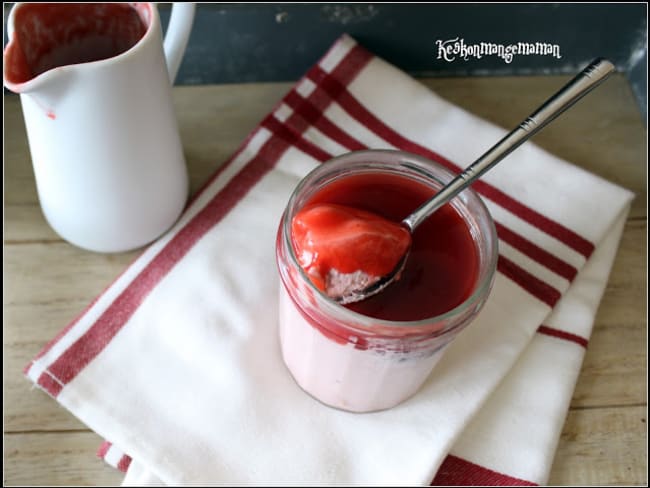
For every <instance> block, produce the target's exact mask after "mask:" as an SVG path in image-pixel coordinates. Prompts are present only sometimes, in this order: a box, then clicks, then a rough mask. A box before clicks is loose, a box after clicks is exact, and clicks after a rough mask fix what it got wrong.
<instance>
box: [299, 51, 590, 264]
mask: <svg viewBox="0 0 650 488" xmlns="http://www.w3.org/2000/svg"><path fill="white" fill-rule="evenodd" d="M361 49H362V48H361ZM321 71H322V70H321ZM308 75H309V76H312V77H313V78H312V80H313V81H315V82H317V80H321V81H320V83H319V85H320V87H321V88H323V89H324V90H325V91H327V92H328V93H329V94H330V95H331V96H332V97H336V99H337V102H338V104H339V105H340V106H341V107H342V108H343V109H344V110H345V111H346V112H348V114H350V115H351V116H352V117H353V118H355V119H356V120H357V121H359V122H360V123H361V124H363V125H364V126H365V127H367V128H368V129H370V130H372V131H373V132H374V133H375V134H376V135H378V136H379V137H381V138H382V139H384V140H385V141H386V142H388V143H390V144H391V145H393V146H395V147H397V148H399V149H402V150H404V151H408V152H412V153H416V154H420V155H422V156H424V157H427V158H429V159H432V160H434V161H436V162H438V163H440V164H442V165H444V166H446V167H447V168H449V169H450V170H452V171H454V172H456V173H459V172H460V171H461V168H460V167H459V166H458V165H456V164H454V163H452V162H451V161H449V160H448V159H446V158H444V157H442V156H441V155H440V154H437V153H435V152H434V151H432V150H431V149H428V148H426V147H424V146H422V145H420V144H418V143H416V142H413V141H411V140H409V139H407V138H406V137H404V136H402V135H401V134H399V133H398V132H396V131H395V130H393V129H392V128H390V127H389V126H388V125H386V124H385V123H384V122H382V121H381V120H380V119H379V118H377V117H376V116H375V115H373V114H372V113H371V112H370V111H369V110H368V109H366V107H364V106H363V105H362V104H361V103H360V102H359V101H358V100H357V99H356V98H355V97H354V96H353V95H352V94H351V93H350V92H349V91H348V90H347V88H346V87H345V86H344V85H343V84H342V83H341V81H340V80H338V79H337V78H336V76H335V75H328V74H327V73H325V72H319V73H313V71H310V73H309V74H308ZM473 187H474V188H475V189H476V191H478V192H479V193H481V194H482V195H484V196H485V197H487V198H489V199H490V200H492V201H493V202H495V203H497V204H499V205H500V206H502V207H503V208H505V209H507V210H509V211H510V212H512V213H513V214H515V215H517V216H518V217H520V218H522V219H523V220H525V221H527V222H528V223H530V224H532V225H534V226H535V227H537V228H539V229H540V230H542V231H544V232H546V233H547V234H549V235H551V236H553V237H555V238H556V239H558V240H560V241H561V242H563V243H564V244H566V245H567V246H569V247H570V248H572V249H574V250H575V251H577V252H579V253H580V254H582V255H583V256H585V257H589V256H590V255H591V253H592V252H593V250H594V245H593V244H592V243H591V242H589V241H588V240H586V239H585V238H583V237H582V236H580V235H578V234H577V233H576V232H574V231H572V230H571V229H569V228H567V227H565V226H563V225H562V224H559V223H557V222H555V221H553V220H551V219H549V218H548V217H545V216H544V215H542V214H540V213H539V212H536V211H535V210H533V209H531V208H529V207H527V206H526V205H524V204H522V203H521V202H518V201H517V200H515V199H514V198H512V197H510V196H509V195H507V194H505V193H504V192H502V191H501V190H499V189H497V188H496V187H494V186H492V185H489V184H488V183H486V182H485V181H483V180H479V181H476V182H475V183H474V184H473Z"/></svg>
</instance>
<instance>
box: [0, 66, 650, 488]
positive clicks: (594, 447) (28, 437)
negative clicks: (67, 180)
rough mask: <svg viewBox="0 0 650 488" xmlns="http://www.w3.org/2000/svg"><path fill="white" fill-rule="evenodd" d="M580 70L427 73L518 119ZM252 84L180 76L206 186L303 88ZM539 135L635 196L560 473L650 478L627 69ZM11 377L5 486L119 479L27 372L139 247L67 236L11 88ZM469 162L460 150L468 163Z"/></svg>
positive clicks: (485, 108)
mask: <svg viewBox="0 0 650 488" xmlns="http://www.w3.org/2000/svg"><path fill="white" fill-rule="evenodd" d="M568 78H569V77H555V76H553V77H519V78H515V77H494V78H453V79H452V78H450V79H440V78H437V79H426V80H422V82H423V83H424V84H425V85H426V86H428V87H430V88H432V89H433V90H435V91H436V92H437V93H438V94H439V95H441V96H443V97H444V98H446V99H448V100H450V101H452V102H453V103H456V104H457V105H459V106H461V107H464V108H465V109H467V110H469V111H471V112H473V113H475V114H477V115H479V116H481V117H484V118H486V119H488V120H490V121H492V122H494V123H496V124H498V125H500V126H502V127H505V128H511V127H512V126H514V124H517V123H518V122H519V121H520V120H521V119H522V118H523V117H524V116H526V115H527V114H528V113H529V112H530V111H531V109H532V108H534V107H535V106H537V105H538V104H539V103H540V102H541V101H542V100H544V99H545V98H547V97H548V96H549V95H550V94H551V93H553V92H555V91H556V90H557V89H558V88H559V87H560V86H561V85H562V84H563V83H564V82H566V81H567V80H568ZM291 85H292V84H290V83H251V84H238V85H219V86H193V87H177V88H174V93H173V94H174V101H175V105H176V110H177V115H178V120H179V126H180V130H181V137H182V140H183V145H184V148H185V154H186V159H187V164H188V169H189V173H190V179H191V189H192V191H196V190H197V189H198V188H199V187H200V186H201V184H202V183H203V182H204V181H205V180H206V179H207V178H208V177H209V175H211V174H212V173H213V172H214V171H215V170H216V168H217V167H218V166H219V165H220V164H221V163H222V162H223V161H225V160H226V159H227V158H228V157H229V156H230V154H232V153H233V152H234V151H235V150H236V148H237V147H238V146H239V144H240V143H241V142H242V141H243V140H244V138H245V137H246V136H247V135H248V134H249V133H250V131H251V130H252V129H253V128H254V127H255V126H256V124H257V123H258V122H259V121H260V120H261V119H262V118H263V117H264V116H265V115H266V114H267V113H268V112H269V111H270V110H272V108H273V107H274V106H275V104H276V103H277V101H278V100H279V99H280V98H281V97H282V96H283V95H284V93H286V91H287V90H288V89H289V88H290V87H291ZM589 97H590V99H591V102H590V103H588V104H578V105H576V106H575V108H573V109H572V110H571V111H569V112H567V113H566V114H564V115H563V116H562V118H560V119H558V120H557V121H556V122H554V123H553V124H552V125H550V126H549V127H548V128H546V129H545V130H544V131H543V132H542V133H540V134H539V135H538V136H536V138H535V143H536V144H538V145H540V146H541V147H543V148H545V149H547V150H548V151H550V152H552V153H554V154H556V155H558V156H559V157H561V158H563V159H566V160H568V161H571V162H572V163H574V164H576V165H578V166H580V167H582V168H584V169H586V170H588V171H591V172H593V173H596V174H598V175H600V176H602V177H604V178H606V179H608V180H611V181H613V182H615V183H618V184H619V185H621V186H624V187H626V188H628V189H630V190H632V191H633V192H635V194H636V199H635V200H634V202H633V205H632V209H631V213H630V216H629V218H628V221H627V224H626V226H625V230H624V234H623V238H622V240H621V243H620V248H619V252H618V255H617V258H616V261H615V263H614V266H613V269H612V273H611V277H610V280H609V282H608V285H607V288H606V290H605V294H604V296H603V300H602V302H601V304H600V307H599V310H598V314H597V316H596V321H595V325H594V331H593V334H592V337H591V339H590V341H589V347H588V349H587V353H586V356H585V360H584V364H583V368H582V371H581V374H580V377H579V379H578V383H577V385H576V389H575V393H574V396H573V399H572V402H571V408H570V410H569V412H568V416H567V421H566V424H565V427H564V431H563V434H562V437H561V439H560V443H559V446H558V449H557V454H556V458H555V462H554V464H553V467H552V470H551V473H550V480H549V483H550V484H553V485H582V484H590V485H635V484H640V485H643V484H647V447H646V445H647V424H646V412H647V382H646V379H647V322H646V311H647V308H646V307H647V305H646V297H647V281H646V269H647V239H646V236H647V213H646V200H647V187H646V176H647V166H646V150H647V148H646V129H645V127H644V125H643V122H642V119H641V116H640V114H639V111H638V109H637V107H636V105H635V102H634V98H633V96H632V93H631V91H630V88H629V85H628V84H627V82H626V80H625V78H624V77H623V76H621V75H617V76H615V77H613V78H612V79H611V80H609V81H608V82H607V83H605V84H604V85H602V87H601V88H599V89H598V90H597V91H595V92H594V93H592V94H590V95H589ZM4 102H5V104H4V106H5V108H4V117H5V145H4V155H5V193H4V211H5V241H4V242H5V255H4V282H5V291H4V294H3V307H4V309H3V312H4V323H5V326H4V334H3V351H4V355H3V366H4V367H3V380H4V392H5V403H4V407H5V408H4V411H5V415H4V441H5V458H4V460H5V474H4V482H5V485H57V486H64V485H114V486H117V485H119V484H120V482H121V479H122V475H121V474H120V473H119V472H117V471H116V470H114V469H112V468H109V467H107V466H106V465H105V463H104V462H103V461H101V460H99V459H97V458H96V457H95V452H96V450H97V448H98V446H99V444H100V442H101V440H102V439H101V438H100V437H99V436H97V435H96V434H95V433H93V432H90V431H88V429H87V428H86V427H85V426H84V425H83V424H82V423H81V422H79V421H78V420H77V419H76V418H74V417H73V416H72V415H71V414H69V413H68V412H67V411H66V410H64V409H63V408H61V407H59V406H58V404H57V403H56V402H55V401H54V400H52V399H51V398H49V397H48V395H46V394H45V393H43V392H42V391H40V390H36V389H34V388H32V386H31V383H30V382H28V381H27V380H26V379H25V378H24V377H23V375H22V370H23V368H24V367H25V365H26V364H27V363H28V362H29V360H30V359H31V358H32V357H33V356H34V355H35V354H36V353H37V352H38V351H39V350H40V348H41V347H42V346H43V345H44V344H45V343H47V342H48V341H49V340H50V339H52V338H53V337H54V336H55V335H56V334H57V333H58V332H59V331H60V330H61V329H62V328H63V327H64V326H65V325H66V324H67V323H69V322H70V321H71V320H72V319H73V318H74V317H75V316H77V314H79V313H80V312H81V311H82V310H83V309H84V308H85V307H86V306H87V304H88V303H89V302H90V301H91V300H92V299H93V298H94V297H95V296H96V295H97V294H99V293H100V292H101V291H102V290H103V289H104V288H105V287H106V286H107V285H108V284H109V283H111V281H112V280H113V279H114V278H115V277H116V276H117V275H118V274H119V273H120V272H121V271H122V270H123V269H124V268H125V267H126V266H127V265H128V264H129V263H130V262H131V261H132V260H133V259H134V257H135V256H136V255H137V254H138V252H137V251H136V252H131V253H123V254H113V255H104V254H93V253H88V252H85V251H82V250H80V249H77V248H75V247H73V246H71V245H69V244H67V243H66V242H64V241H62V240H61V239H60V238H59V237H58V236H57V235H56V233H54V232H53V231H52V229H51V228H50V227H49V226H48V224H47V222H46V221H45V219H44V218H43V215H42V212H41V210H40V207H39V205H38V197H37V193H36V186H35V183H34V175H33V170H32V167H31V162H30V157H29V150H28V145H27V139H26V136H25V130H24V122H23V120H22V114H21V111H20V104H19V100H18V97H16V96H13V95H5V96H4ZM459 163H460V162H459Z"/></svg>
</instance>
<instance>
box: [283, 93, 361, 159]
mask: <svg viewBox="0 0 650 488" xmlns="http://www.w3.org/2000/svg"><path fill="white" fill-rule="evenodd" d="M319 93H320V91H319ZM285 102H286V103H287V105H288V106H289V107H291V108H292V109H293V110H294V112H295V113H297V114H298V115H300V117H301V118H302V120H301V123H300V125H297V126H295V127H291V129H293V130H297V131H299V132H300V133H302V132H304V129H301V127H302V125H304V124H310V125H312V126H313V127H315V128H317V129H318V130H319V131H321V132H322V133H323V134H325V135H326V136H327V137H329V138H330V139H332V140H333V141H335V142H337V143H338V144H340V145H342V146H343V147H345V148H347V149H349V150H350V151H361V150H363V149H368V147H367V146H366V145H364V144H362V143H361V142H359V141H358V140H356V139H355V138H354V137H352V136H351V135H350V134H348V133H346V132H345V131H343V130H342V129H340V128H339V127H337V126H336V125H335V124H334V123H332V122H331V121H330V120H329V119H328V118H327V117H324V115H323V112H322V111H321V110H319V109H318V108H317V107H315V106H314V105H313V104H311V103H310V102H309V101H308V100H306V99H304V98H302V97H301V96H300V95H298V93H296V92H295V91H294V90H292V91H291V92H289V94H288V95H287V97H286V98H285Z"/></svg>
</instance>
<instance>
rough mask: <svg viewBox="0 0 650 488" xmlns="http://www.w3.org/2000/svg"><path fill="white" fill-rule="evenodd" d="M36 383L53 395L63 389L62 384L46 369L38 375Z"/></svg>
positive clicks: (56, 394)
mask: <svg viewBox="0 0 650 488" xmlns="http://www.w3.org/2000/svg"><path fill="white" fill-rule="evenodd" d="M38 385H39V386H40V387H41V388H43V389H44V390H45V391H46V392H48V393H49V394H50V395H52V396H53V397H56V396H58V394H59V393H61V390H63V385H62V384H61V383H60V382H58V381H57V380H55V379H54V378H53V377H52V375H51V374H48V372H47V371H45V372H43V373H41V375H40V376H39V377H38Z"/></svg>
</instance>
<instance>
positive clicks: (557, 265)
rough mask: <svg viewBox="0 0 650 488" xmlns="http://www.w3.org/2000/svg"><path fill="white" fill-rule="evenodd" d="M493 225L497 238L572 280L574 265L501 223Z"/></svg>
mask: <svg viewBox="0 0 650 488" xmlns="http://www.w3.org/2000/svg"><path fill="white" fill-rule="evenodd" d="M494 225H495V227H496V229H497V234H498V235H499V239H502V240H503V242H507V243H508V244H510V245H511V246H512V247H514V248H515V249H517V250H519V251H521V252H522V253H524V254H525V255H526V256H528V257H529V258H531V259H533V260H535V261H537V262H538V263H539V264H541V265H542V266H545V267H546V268H548V269H550V270H551V271H553V272H554V273H557V274H558V275H560V276H562V277H563V278H566V279H567V280H569V281H573V279H574V278H575V277H576V274H578V270H577V269H576V268H575V267H573V266H571V265H570V264H568V263H567V262H565V261H563V260H562V259H560V258H558V257H557V256H554V255H553V254H551V253H550V252H548V251H546V250H545V249H542V248H541V247H539V246H538V245H537V244H534V243H533V242H531V241H529V240H528V239H526V238H525V237H523V236H521V235H519V234H517V233H515V232H513V231H512V230H510V229H508V228H507V227H506V226H504V225H503V224H500V223H499V222H496V221H495V222H494Z"/></svg>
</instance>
